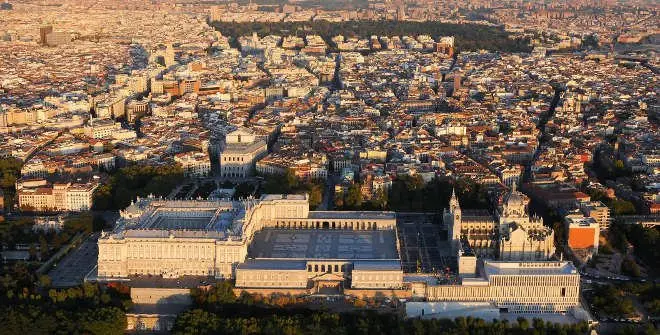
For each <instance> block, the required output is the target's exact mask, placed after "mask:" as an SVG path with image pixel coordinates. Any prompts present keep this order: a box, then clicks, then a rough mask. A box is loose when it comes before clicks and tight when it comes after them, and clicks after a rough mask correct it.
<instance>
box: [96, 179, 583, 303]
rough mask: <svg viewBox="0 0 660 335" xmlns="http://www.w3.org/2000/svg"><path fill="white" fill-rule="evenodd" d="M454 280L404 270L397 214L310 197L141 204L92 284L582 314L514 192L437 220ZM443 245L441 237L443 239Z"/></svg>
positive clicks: (575, 286)
mask: <svg viewBox="0 0 660 335" xmlns="http://www.w3.org/2000/svg"><path fill="white" fill-rule="evenodd" d="M443 221H444V224H445V225H446V226H447V228H448V229H447V230H448V231H449V232H448V237H449V238H448V239H445V241H443V243H445V244H448V245H450V248H448V250H449V253H448V255H447V256H449V257H451V258H452V259H454V260H455V261H456V264H457V265H458V266H457V267H456V268H457V271H456V273H457V276H456V280H455V281H452V282H449V283H447V282H443V281H441V280H439V279H438V278H437V277H436V276H434V275H433V274H426V273H404V270H403V268H404V267H402V261H401V256H400V255H401V252H402V251H401V247H400V238H401V237H400V236H399V235H398V234H399V233H398V231H397V216H396V214H395V213H394V212H375V211H374V212H368V211H310V210H309V204H308V196H307V195H276V194H268V195H263V196H262V197H261V198H259V199H244V200H240V201H236V200H163V199H157V198H154V197H148V198H141V199H138V200H137V201H136V202H134V203H133V204H131V205H130V206H129V207H127V208H126V209H125V210H123V211H122V212H121V218H120V219H119V220H118V221H117V223H116V226H115V228H114V229H113V230H112V231H111V232H105V233H103V234H102V236H101V237H100V238H99V242H98V247H99V258H98V268H97V271H98V278H99V279H100V280H109V281H112V280H126V279H130V278H132V277H139V276H162V277H164V278H179V277H183V276H204V277H209V276H210V277H215V278H218V279H231V280H234V281H235V286H236V287H237V288H239V289H245V290H267V291H268V292H283V293H303V294H318V293H321V294H340V293H348V292H357V291H360V292H362V293H364V292H373V293H378V292H380V293H382V294H386V295H387V296H391V295H397V296H400V297H410V298H421V299H425V300H427V301H438V302H442V301H444V302H475V303H483V302H487V303H491V304H493V306H496V307H497V308H501V309H506V310H509V311H512V312H564V311H567V310H570V309H571V308H573V307H576V306H578V304H579V301H578V297H579V274H578V273H577V270H576V269H575V267H574V266H573V265H572V263H570V262H562V261H556V260H550V259H551V257H552V256H553V253H554V247H553V244H552V237H553V235H552V233H551V232H550V231H549V230H548V229H547V228H545V227H544V226H543V224H542V221H540V219H537V218H533V217H532V218H530V217H529V215H528V214H527V211H526V198H524V196H522V195H521V193H519V192H516V191H515V190H513V191H512V192H510V193H509V194H508V195H507V196H506V197H505V201H504V205H503V207H502V208H500V209H499V211H498V212H497V213H496V214H495V215H494V216H493V218H491V217H490V216H483V217H466V216H463V215H462V212H461V209H460V206H459V204H458V201H457V199H456V197H455V195H452V199H451V201H450V208H449V209H448V210H447V211H445V215H444V217H443ZM437 238H438V240H440V239H444V238H441V237H440V236H438V237H437Z"/></svg>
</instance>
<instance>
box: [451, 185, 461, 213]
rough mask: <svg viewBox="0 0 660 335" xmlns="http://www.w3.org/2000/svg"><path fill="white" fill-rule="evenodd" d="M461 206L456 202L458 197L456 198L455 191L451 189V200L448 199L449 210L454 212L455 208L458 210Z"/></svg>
mask: <svg viewBox="0 0 660 335" xmlns="http://www.w3.org/2000/svg"><path fill="white" fill-rule="evenodd" d="M460 207H461V204H460V203H459V202H458V197H457V196H456V189H455V188H452V190H451V198H450V199H449V210H450V211H452V212H454V211H455V210H456V209H457V208H458V209H459V210H460Z"/></svg>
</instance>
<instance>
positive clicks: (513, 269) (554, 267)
mask: <svg viewBox="0 0 660 335" xmlns="http://www.w3.org/2000/svg"><path fill="white" fill-rule="evenodd" d="M484 271H485V273H486V277H489V276H493V275H504V276H530V275H574V274H577V273H578V272H577V269H576V268H575V266H573V263H571V262H557V261H538V262H496V261H486V262H484Z"/></svg>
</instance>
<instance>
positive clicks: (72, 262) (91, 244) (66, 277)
mask: <svg viewBox="0 0 660 335" xmlns="http://www.w3.org/2000/svg"><path fill="white" fill-rule="evenodd" d="M99 235H100V233H94V234H92V235H90V236H89V237H88V238H87V239H85V241H84V242H83V243H82V244H81V245H80V246H79V247H78V248H76V249H74V250H71V251H70V252H69V254H68V255H66V256H65V257H64V258H63V259H62V260H61V261H60V262H59V263H58V264H55V265H54V266H53V269H52V270H51V271H50V272H49V273H48V276H50V278H51V280H52V285H53V287H72V286H77V285H80V284H82V282H83V279H84V278H85V275H87V274H88V273H89V272H90V271H91V270H92V269H93V268H94V266H96V263H97V260H98V253H99V252H98V244H97V242H98V239H99Z"/></svg>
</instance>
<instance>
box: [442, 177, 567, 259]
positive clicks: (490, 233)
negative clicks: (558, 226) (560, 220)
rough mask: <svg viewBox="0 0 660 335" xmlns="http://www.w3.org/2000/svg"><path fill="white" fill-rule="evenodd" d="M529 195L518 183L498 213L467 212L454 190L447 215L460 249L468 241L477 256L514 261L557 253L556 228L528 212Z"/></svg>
mask: <svg viewBox="0 0 660 335" xmlns="http://www.w3.org/2000/svg"><path fill="white" fill-rule="evenodd" d="M528 205H529V198H528V197H527V196H525V195H524V194H523V193H521V192H519V191H517V190H516V188H515V185H514V186H513V188H512V190H511V191H510V192H509V193H508V194H507V195H506V196H505V197H504V201H503V204H502V206H501V207H500V208H498V210H497V211H496V212H495V213H494V215H490V214H488V213H487V212H485V213H484V212H483V211H481V212H477V213H475V212H474V211H473V212H468V213H465V214H464V213H463V211H462V210H461V206H460V204H459V203H458V198H457V197H456V194H455V193H454V192H452V196H451V199H450V201H449V209H447V210H445V212H444V214H443V218H444V222H446V223H447V226H448V228H449V236H450V238H451V240H452V247H453V248H454V250H455V251H456V252H459V249H461V248H462V246H463V245H464V243H461V242H460V241H461V240H466V241H467V242H468V243H469V246H470V248H471V249H472V250H473V251H474V253H475V254H476V256H478V257H482V258H490V259H493V258H497V259H500V260H511V261H523V260H524V261H534V260H537V261H538V260H547V259H549V258H550V257H551V256H552V255H553V254H554V252H555V247H554V237H555V236H554V231H553V230H552V228H549V227H546V226H544V225H543V219H542V218H540V217H532V216H530V215H529V213H528V211H527V206H528Z"/></svg>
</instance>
